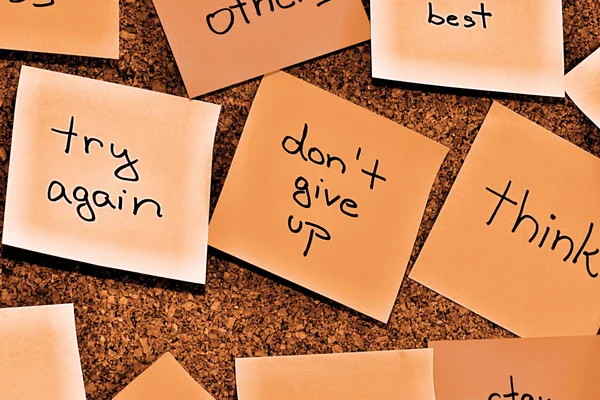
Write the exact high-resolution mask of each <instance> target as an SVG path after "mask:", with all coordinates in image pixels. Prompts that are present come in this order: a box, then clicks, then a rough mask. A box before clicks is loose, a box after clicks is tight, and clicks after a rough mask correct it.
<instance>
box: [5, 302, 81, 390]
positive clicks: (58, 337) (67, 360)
mask: <svg viewBox="0 0 600 400" xmlns="http://www.w3.org/2000/svg"><path fill="white" fill-rule="evenodd" d="M0 377H1V378H0V398H2V399H7V400H9V399H10V400H40V399H44V400H85V388H84V385H83V375H82V373H81V365H80V362H79V349H78V346H77V332H76V329H75V315H74V311H73V305H72V304H62V305H55V306H39V307H22V308H5V309H0Z"/></svg>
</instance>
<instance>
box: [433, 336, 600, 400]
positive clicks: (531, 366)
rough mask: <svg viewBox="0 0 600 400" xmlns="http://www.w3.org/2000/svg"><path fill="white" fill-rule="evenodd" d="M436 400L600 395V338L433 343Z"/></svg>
mask: <svg viewBox="0 0 600 400" xmlns="http://www.w3.org/2000/svg"><path fill="white" fill-rule="evenodd" d="M429 347H430V348H432V349H433V351H434V363H433V365H434V380H435V394H436V399H437V400H503V399H515V400H517V399H518V400H534V399H535V400H538V399H540V400H559V399H565V400H566V399H568V400H590V399H600V384H599V382H600V336H580V337H560V338H537V339H493V340H461V341H449V342H429Z"/></svg>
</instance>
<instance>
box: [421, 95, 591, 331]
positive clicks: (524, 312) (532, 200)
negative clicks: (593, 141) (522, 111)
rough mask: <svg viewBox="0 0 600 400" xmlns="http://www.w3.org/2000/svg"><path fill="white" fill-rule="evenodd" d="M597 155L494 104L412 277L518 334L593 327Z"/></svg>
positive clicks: (588, 329)
mask: <svg viewBox="0 0 600 400" xmlns="http://www.w3.org/2000/svg"><path fill="white" fill-rule="evenodd" d="M599 179H600V160H599V159H597V158H596V157H594V156H592V155H591V154H589V153H586V152H585V151H583V150H581V149H579V148H577V147H576V146H574V145H573V144H571V143H569V142H567V141H566V140H564V139H561V138H560V137H558V136H556V135H554V134H552V133H550V132H548V131H547V130H545V129H543V128H541V127H540V126H538V125H536V124H534V123H533V122H531V121H529V120H527V119H526V118H524V117H521V116H519V115H518V114H516V113H514V112H512V111H510V110H509V109H507V108H505V107H503V106H501V105H500V104H497V103H494V104H493V105H492V108H491V109H490V111H489V113H488V115H487V117H486V119H485V122H484V124H483V126H482V127H481V130H480V132H479V134H478V136H477V139H476V140H475V142H474V144H473V147H472V148H471V151H470V152H469V155H468V156H467V158H466V160H465V163H464V165H463V167H462V170H461V171H460V173H459V175H458V178H457V179H456V182H455V183H454V186H453V188H452V190H451V191H450V195H449V196H448V199H447V200H446V203H445V204H444V207H443V208H442V211H441V213H440V216H439V217H438V219H437V221H436V223H435V225H434V227H433V230H432V231H431V234H430V235H429V238H428V239H427V242H426V243H425V246H424V248H423V250H422V252H421V255H420V256H419V258H418V259H417V262H416V264H415V267H414V269H413V270H412V273H411V275H410V277H411V278H412V279H415V280H416V281H417V282H420V283H422V284H423V285H425V286H428V287H429V288H431V289H433V290H435V291H437V292H439V293H440V294H442V295H444V296H446V297H448V298H450V299H451V300H454V301H456V302H457V303H459V304H461V305H463V306H464V307H467V308H469V309H471V310H473V311H474V312H476V313H478V314H480V315H482V316H484V317H485V318H488V319H489V320H491V321H493V322H495V323H496V324H498V325H500V326H502V327H504V328H506V329H508V330H509V331H512V332H514V333H515V334H517V335H519V336H528V337H543V336H573V335H586V334H595V333H596V332H597V330H598V325H599V323H600V291H599V290H598V289H599V287H600V279H599V278H598V273H599V272H600V255H599V254H598V253H599V252H600V250H599V248H598V246H600V232H598V226H597V224H598V222H600V211H599V209H598V207H597V205H598V204H600V191H598V190H596V187H595V182H597V181H598V180H599Z"/></svg>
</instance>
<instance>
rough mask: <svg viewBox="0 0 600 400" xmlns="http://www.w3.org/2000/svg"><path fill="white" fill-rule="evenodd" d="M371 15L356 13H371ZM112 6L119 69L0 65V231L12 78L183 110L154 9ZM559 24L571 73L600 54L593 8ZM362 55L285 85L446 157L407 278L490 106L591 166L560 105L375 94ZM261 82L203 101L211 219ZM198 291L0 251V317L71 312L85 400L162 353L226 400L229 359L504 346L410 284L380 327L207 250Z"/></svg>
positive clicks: (538, 100) (599, 26) (496, 331)
mask: <svg viewBox="0 0 600 400" xmlns="http://www.w3.org/2000/svg"><path fill="white" fill-rule="evenodd" d="M368 3H369V2H368V0H363V4H364V6H365V8H366V9H367V11H368ZM120 5H121V16H120V51H121V55H120V58H119V59H118V60H100V59H91V58H82V57H75V56H60V55H48V54H37V53H26V52H15V51H0V87H1V90H0V120H1V123H0V167H1V168H0V214H1V215H0V220H3V219H4V215H3V214H4V203H5V195H6V186H7V176H8V165H9V159H10V143H11V131H12V125H13V114H14V104H15V96H16V91H17V83H18V79H19V70H20V68H21V66H22V65H28V66H32V67H37V68H44V69H49V70H52V71H58V72H63V73H69V74H74V75H79V76H84V77H89V78H94V79H100V80H104V81H108V82H114V83H120V84H124V85H129V86H134V87H139V88H144V89H150V90H154V91H158V92H165V93H169V94H172V95H177V96H182V97H186V91H185V87H184V85H183V81H182V79H181V76H180V74H179V72H178V70H177V66H176V64H175V61H174V58H173V55H172V53H171V51H170V48H169V45H168V42H167V39H166V37H165V34H164V32H163V29H162V27H161V24H160V21H159V19H158V17H157V14H156V11H155V9H154V7H153V5H152V1H151V0H121V4H120ZM563 15H564V37H565V65H566V71H565V72H568V71H570V70H571V69H573V68H574V67H575V66H576V65H577V64H579V63H580V62H581V61H582V60H583V59H585V58H586V57H587V56H589V55H590V54H591V53H592V52H593V51H594V50H596V49H597V48H598V47H600V36H599V35H600V19H599V18H600V4H599V3H598V2H596V1H593V0H564V1H563ZM370 53H371V48H370V44H369V43H368V42H367V43H364V44H361V45H358V46H354V47H352V48H350V49H347V50H343V51H340V52H337V53H334V54H333V55H329V56H327V57H322V58H319V59H317V60H313V61H310V62H306V63H303V64H301V65H298V66H295V67H292V68H288V69H286V71H287V72H289V73H291V74H292V75H294V76H296V77H298V78H301V79H303V80H305V81H307V82H310V83H312V84H314V85H316V86H318V87H320V88H322V89H324V90H327V91H329V92H331V93H334V94H336V95H338V96H340V97H342V98H344V99H346V100H349V101H350V102H353V103H355V104H358V105H360V106H362V107H364V108H367V109H368V110H370V111H373V112H375V113H378V114H380V115H383V116H385V117H387V118H389V119H391V120H393V121H395V122H397V123H399V124H401V125H403V126H405V127H407V128H409V129H412V130H414V131H416V132H418V133H420V134H422V135H424V136H426V137H428V138H430V139H433V140H436V141H438V142H440V143H441V144H443V145H445V146H447V147H448V148H449V149H450V152H449V155H448V157H447V158H446V160H445V162H444V164H443V165H442V168H441V171H440V174H439V175H438V177H437V179H436V180H435V183H434V186H433V190H432V193H431V196H430V198H429V201H428V203H427V207H426V212H425V216H424V219H423V222H422V224H421V227H420V230H419V234H418V238H417V241H416V244H415V247H414V249H413V251H412V255H411V259H410V263H409V266H408V270H409V271H410V269H411V268H412V265H413V263H414V261H415V259H416V257H417V256H418V254H419V252H420V250H421V248H422V246H423V243H424V241H425V239H426V238H427V235H428V234H429V232H430V230H431V228H432V226H433V223H434V221H435V219H436V218H437V216H438V215H439V212H440V208H441V206H442V204H443V202H444V200H445V199H446V197H447V195H448V192H449V191H450V187H451V185H452V183H453V182H454V180H455V178H456V176H457V173H458V171H459V169H460V167H461V165H462V163H463V160H464V158H465V156H466V155H467V152H468V151H469V148H470V146H471V144H472V142H473V140H474V138H475V136H476V135H477V132H478V129H479V127H480V126H481V123H482V122H483V120H484V118H485V116H486V113H487V111H488V109H489V108H490V106H491V104H492V101H493V100H495V101H497V102H499V103H501V104H502V105H504V106H507V107H508V108H510V109H511V110H513V111H515V112H517V113H519V114H520V115H523V116H524V117H527V118H529V119H530V120H532V121H533V122H535V123H537V124H538V125H540V126H542V127H544V128H546V129H548V130H550V131H551V132H555V133H556V134H558V135H559V136H561V137H563V138H565V139H567V140H569V141H570V142H572V143H574V144H575V145H577V146H579V147H581V148H583V149H584V150H586V151H589V152H590V153H592V154H594V155H595V156H600V139H599V138H600V130H599V129H598V128H597V127H596V126H595V125H594V124H593V123H592V122H591V121H590V120H588V119H587V118H586V117H585V116H584V115H583V113H582V112H581V111H580V110H579V109H578V108H577V107H576V106H575V104H573V102H572V101H571V100H570V99H569V98H568V97H565V98H543V97H536V96H520V95H505V94H497V93H487V92H472V91H461V90H453V89H444V88H436V87H426V86H418V85H411V84H403V83H396V82H389V81H380V80H373V79H372V78H371V55H370ZM490 56H492V54H490ZM207 62H210V60H207ZM259 82H260V79H254V80H251V81H249V82H247V83H243V84H240V85H236V86H233V87H231V88H228V89H225V90H222V91H218V92H216V93H213V94H210V95H206V96H202V97H200V98H199V99H200V100H203V101H207V102H211V103H216V104H220V105H222V106H223V111H222V114H221V118H220V120H219V125H218V130H217V134H216V140H215V148H214V160H213V181H212V195H211V213H212V211H213V210H214V207H215V205H216V202H217V199H218V197H219V194H220V192H221V189H222V187H223V183H224V181H225V177H226V175H227V172H228V170H229V167H230V164H231V160H232V158H233V155H234V152H235V149H236V146H237V144H238V141H239V138H240V135H241V132H242V130H243V127H244V123H245V121H246V117H247V116H248V112H249V109H250V106H251V104H252V100H253V98H254V95H255V93H256V91H257V89H258V85H259ZM206 280H207V284H206V286H201V285H192V284H183V283H178V282H174V281H169V280H165V279H160V278H152V277H147V276H142V275H137V274H134V273H126V272H120V271H115V270H110V269H106V268H101V267H95V266H90V265H83V264H80V263H75V262H70V261H65V260H60V259H54V258H51V257H47V256H38V255H33V254H25V253H21V252H17V251H14V250H11V251H9V249H3V252H2V258H1V259H0V307H2V308H5V307H18V306H33V305H42V304H59V303H74V305H75V316H76V324H77V334H78V340H79V351H80V354H81V362H82V369H83V375H84V380H85V388H86V392H87V396H88V399H90V400H95V399H98V400H99V399H110V398H112V397H114V396H115V395H116V394H117V393H118V392H119V391H121V390H122V389H123V388H124V387H125V386H127V384H129V383H130V382H131V381H132V380H133V379H134V378H135V377H136V376H138V375H139V374H140V373H141V372H143V371H144V370H145V369H146V368H148V367H149V366H150V365H151V364H152V363H153V362H154V361H156V360H157V359H158V357H160V356H161V355H162V354H164V353H166V352H171V353H172V354H173V355H174V356H175V357H176V358H177V360H178V361H179V362H180V363H181V364H182V366H183V367H184V368H185V369H186V370H187V371H188V372H189V373H190V375H191V376H192V377H193V378H194V379H196V381H197V382H198V383H199V384H200V385H202V386H203V387H204V388H206V390H207V391H208V392H209V393H210V394H211V395H212V396H214V397H215V398H216V399H235V398H236V397H235V372H234V365H235V361H234V360H235V357H248V356H266V355H269V356H283V355H303V354H320V353H337V352H351V351H352V352H354V351H377V350H395V349H411V348H425V347H427V344H428V341H430V340H446V339H482V338H503V337H512V335H511V334H510V333H508V332H507V331H505V330H504V329H502V328H500V327H498V326H496V325H494V324H493V323H491V322H488V321H487V320H485V319H484V318H482V317H480V316H478V315H476V314H474V313H472V312H470V311H468V310H467V309H465V308H462V307H460V306H458V305H456V304H455V303H453V302H451V301H449V300H446V299H445V298H443V297H442V296H440V295H438V294H436V293H435V292H433V291H431V290H429V289H426V288H425V287H423V286H421V285H419V284H417V283H416V282H414V281H412V280H410V279H407V278H405V280H404V282H403V284H402V287H401V290H400V294H399V295H398V298H397V300H396V303H395V305H394V308H393V311H392V315H391V318H390V322H389V323H388V324H382V323H380V322H377V321H375V320H373V319H369V318H368V317H365V316H363V315H360V314H359V313H357V312H354V311H352V310H350V309H349V308H345V307H342V306H340V305H338V304H336V303H334V302H332V301H330V300H327V299H325V298H322V297H319V296H317V295H315V294H313V293H310V292H307V291H306V290H303V289H301V288H299V287H296V286H293V285H291V284H288V283H286V282H283V281H282V280H281V279H279V278H276V277H274V276H271V275H269V274H268V273H265V272H263V271H261V270H259V269H257V268H253V267H250V266H248V265H243V264H242V263H240V262H237V261H236V260H233V259H231V258H230V257H228V256H226V255H224V254H220V253H218V252H216V251H214V250H212V249H210V250H209V254H208V266H207V277H206Z"/></svg>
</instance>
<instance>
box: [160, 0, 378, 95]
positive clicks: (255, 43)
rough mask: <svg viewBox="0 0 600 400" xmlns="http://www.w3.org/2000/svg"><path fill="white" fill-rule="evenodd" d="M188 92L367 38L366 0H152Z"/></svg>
mask: <svg viewBox="0 0 600 400" xmlns="http://www.w3.org/2000/svg"><path fill="white" fill-rule="evenodd" d="M153 1H154V6H155V7H156V11H157V12H158V16H159V17H160V21H161V23H162V26H163V28H164V30H165V33H166V35H167V38H168V40H169V44H170V45H171V49H172V50H173V54H174V56H175V60H176V61H177V66H178V67H179V71H180V72H181V76H182V78H183V82H184V83H185V87H186V88H187V92H188V95H189V96H190V97H192V98H193V97H197V96H200V95H202V94H205V93H209V92H213V91H215V90H218V89H222V88H225V87H227V86H231V85H233V84H236V83H240V82H243V81H246V80H248V79H252V78H255V77H257V76H260V75H263V74H266V73H269V72H273V71H276V70H278V69H281V68H285V67H289V66H291V65H294V64H298V63H301V62H304V61H307V60H310V59H313V58H315V57H319V56H322V55H324V54H328V53H331V52H334V51H336V50H340V49H343V48H345V47H349V46H352V45H354V44H357V43H360V42H364V41H366V40H369V38H370V30H369V29H370V27H369V20H368V18H367V14H366V12H365V9H364V8H363V5H362V2H361V0H343V1H339V0H303V1H300V0H268V1H267V0H265V1H263V0H261V1H252V2H249V1H248V2H247V1H239V0H238V1H237V2H236V1H235V0H226V1H224V0H203V1H196V0H153Z"/></svg>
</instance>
